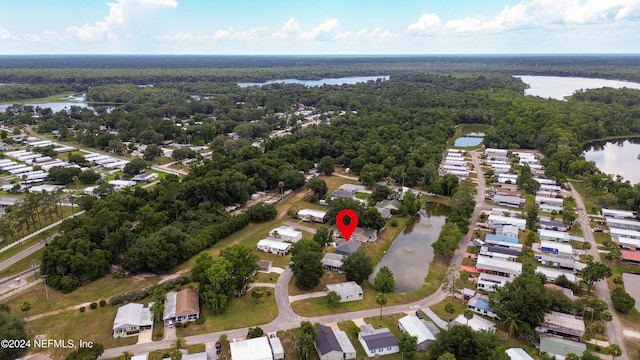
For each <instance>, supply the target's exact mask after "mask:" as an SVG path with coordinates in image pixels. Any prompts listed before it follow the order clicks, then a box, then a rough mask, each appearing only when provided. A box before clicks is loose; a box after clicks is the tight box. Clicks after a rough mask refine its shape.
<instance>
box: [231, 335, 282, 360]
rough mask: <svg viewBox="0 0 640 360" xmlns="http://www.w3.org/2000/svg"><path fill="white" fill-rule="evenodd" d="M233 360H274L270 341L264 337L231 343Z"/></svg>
mask: <svg viewBox="0 0 640 360" xmlns="http://www.w3.org/2000/svg"><path fill="white" fill-rule="evenodd" d="M229 348H230V350H231V359H233V360H273V354H272V353H271V346H270V345H269V340H267V338H266V337H264V336H262V337H259V338H254V339H247V340H241V341H232V342H231V343H229Z"/></svg>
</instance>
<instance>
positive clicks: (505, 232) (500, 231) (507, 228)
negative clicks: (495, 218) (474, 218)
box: [496, 225, 520, 239]
mask: <svg viewBox="0 0 640 360" xmlns="http://www.w3.org/2000/svg"><path fill="white" fill-rule="evenodd" d="M519 233H520V229H518V227H517V226H514V225H503V226H502V227H499V228H497V229H496V235H500V236H507V237H511V238H516V239H517V238H518V234H519Z"/></svg>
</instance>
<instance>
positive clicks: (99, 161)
mask: <svg viewBox="0 0 640 360" xmlns="http://www.w3.org/2000/svg"><path fill="white" fill-rule="evenodd" d="M93 161H94V162H95V163H96V164H98V165H104V164H110V163H114V162H116V161H119V160H118V159H114V158H112V157H107V158H105V159H94V160H93Z"/></svg>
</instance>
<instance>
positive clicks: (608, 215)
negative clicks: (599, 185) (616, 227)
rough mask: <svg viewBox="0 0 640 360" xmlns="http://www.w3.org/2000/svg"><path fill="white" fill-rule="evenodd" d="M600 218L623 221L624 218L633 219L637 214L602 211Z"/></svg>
mask: <svg viewBox="0 0 640 360" xmlns="http://www.w3.org/2000/svg"><path fill="white" fill-rule="evenodd" d="M602 216H604V217H606V218H614V219H625V218H635V217H636V216H637V214H636V212H635V211H627V210H615V209H602Z"/></svg>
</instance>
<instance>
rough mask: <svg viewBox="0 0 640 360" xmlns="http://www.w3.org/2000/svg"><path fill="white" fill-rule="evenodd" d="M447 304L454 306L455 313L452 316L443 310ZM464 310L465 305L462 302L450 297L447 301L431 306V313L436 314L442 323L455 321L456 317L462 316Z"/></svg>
mask: <svg viewBox="0 0 640 360" xmlns="http://www.w3.org/2000/svg"><path fill="white" fill-rule="evenodd" d="M448 302H452V303H453V305H454V306H455V312H454V313H453V314H449V313H448V312H446V311H445V310H444V308H445V306H446V304H447V303H448ZM466 308H467V305H466V303H463V302H462V300H460V299H452V298H451V297H448V298H447V300H445V301H441V302H439V303H437V304H435V305H433V306H431V310H433V312H434V313H436V314H437V315H438V316H439V317H440V318H441V319H442V320H444V321H449V320H453V319H455V318H456V317H457V316H458V315H460V314H462V313H463V312H464V310H465V309H466ZM474 316H480V315H477V314H474Z"/></svg>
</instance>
